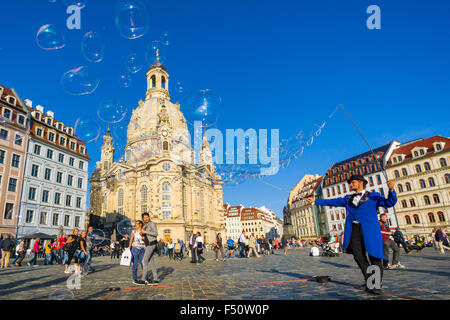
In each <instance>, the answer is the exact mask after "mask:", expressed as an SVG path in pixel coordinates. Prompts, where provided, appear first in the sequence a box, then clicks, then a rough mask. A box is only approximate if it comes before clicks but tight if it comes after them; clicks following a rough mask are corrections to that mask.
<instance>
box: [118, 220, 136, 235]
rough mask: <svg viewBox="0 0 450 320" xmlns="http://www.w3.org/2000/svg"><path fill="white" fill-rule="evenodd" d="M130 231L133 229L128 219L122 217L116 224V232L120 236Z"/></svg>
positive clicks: (129, 233) (128, 233)
mask: <svg viewBox="0 0 450 320" xmlns="http://www.w3.org/2000/svg"><path fill="white" fill-rule="evenodd" d="M132 231H133V226H132V225H131V221H130V219H123V220H122V221H120V222H119V224H118V225H117V232H118V233H119V234H120V235H121V236H125V235H129V236H130V235H131V232H132Z"/></svg>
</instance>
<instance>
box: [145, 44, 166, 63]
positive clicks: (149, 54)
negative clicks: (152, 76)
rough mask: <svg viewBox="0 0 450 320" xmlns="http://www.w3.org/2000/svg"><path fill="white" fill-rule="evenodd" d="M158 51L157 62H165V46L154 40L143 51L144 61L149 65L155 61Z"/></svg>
mask: <svg viewBox="0 0 450 320" xmlns="http://www.w3.org/2000/svg"><path fill="white" fill-rule="evenodd" d="M157 51H158V56H159V61H160V62H161V63H164V62H165V61H166V55H167V50H166V46H165V45H163V44H162V42H161V41H158V40H154V41H152V42H150V43H149V44H148V45H147V48H146V50H145V60H146V61H147V63H148V64H149V65H151V64H153V62H155V61H156V52H157Z"/></svg>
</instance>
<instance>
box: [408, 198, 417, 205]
mask: <svg viewBox="0 0 450 320" xmlns="http://www.w3.org/2000/svg"><path fill="white" fill-rule="evenodd" d="M409 204H410V205H411V207H415V206H416V201H415V200H414V199H413V198H411V199H409Z"/></svg>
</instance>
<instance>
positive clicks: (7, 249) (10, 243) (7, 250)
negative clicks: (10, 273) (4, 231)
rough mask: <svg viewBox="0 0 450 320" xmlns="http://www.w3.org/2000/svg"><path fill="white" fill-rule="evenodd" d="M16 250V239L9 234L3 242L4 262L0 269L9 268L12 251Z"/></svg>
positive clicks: (2, 261)
mask: <svg viewBox="0 0 450 320" xmlns="http://www.w3.org/2000/svg"><path fill="white" fill-rule="evenodd" d="M13 248H14V239H12V238H11V236H10V235H9V234H8V235H6V238H5V239H4V240H3V241H2V244H1V249H2V260H1V266H0V268H1V269H3V268H8V266H9V259H10V256H11V251H12V249H13Z"/></svg>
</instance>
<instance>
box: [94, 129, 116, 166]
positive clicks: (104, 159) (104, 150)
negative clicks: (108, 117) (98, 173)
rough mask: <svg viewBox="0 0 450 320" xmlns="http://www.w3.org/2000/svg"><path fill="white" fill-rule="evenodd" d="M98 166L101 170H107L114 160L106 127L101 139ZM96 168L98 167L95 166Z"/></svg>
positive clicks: (111, 139)
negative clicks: (101, 144)
mask: <svg viewBox="0 0 450 320" xmlns="http://www.w3.org/2000/svg"><path fill="white" fill-rule="evenodd" d="M100 150H101V156H100V165H101V169H102V170H108V169H109V168H111V165H112V163H113V160H114V147H113V138H112V137H111V132H110V129H109V125H108V131H107V132H106V135H105V136H104V137H103V146H102V147H101V149H100ZM97 168H98V166H97Z"/></svg>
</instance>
